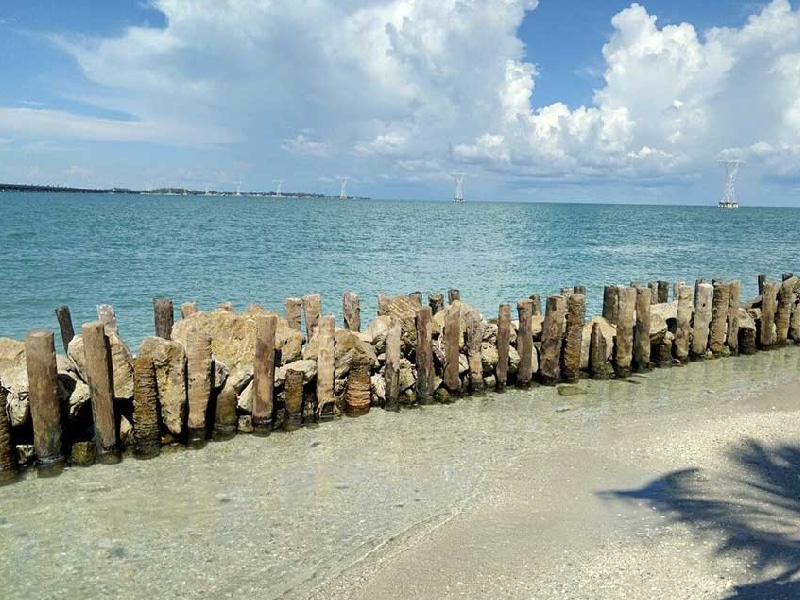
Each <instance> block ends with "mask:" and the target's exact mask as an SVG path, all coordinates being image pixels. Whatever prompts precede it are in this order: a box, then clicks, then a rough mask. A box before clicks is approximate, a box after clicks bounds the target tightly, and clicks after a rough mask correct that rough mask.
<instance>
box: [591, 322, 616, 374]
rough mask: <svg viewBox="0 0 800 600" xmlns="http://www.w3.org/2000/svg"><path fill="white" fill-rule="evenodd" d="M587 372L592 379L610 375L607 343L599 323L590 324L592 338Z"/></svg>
mask: <svg viewBox="0 0 800 600" xmlns="http://www.w3.org/2000/svg"><path fill="white" fill-rule="evenodd" d="M589 372H590V373H591V375H592V379H608V378H609V377H611V372H612V370H611V365H610V364H609V362H608V345H607V343H606V338H605V336H603V328H602V326H601V325H600V323H594V324H593V325H592V339H591V341H590V342H589Z"/></svg>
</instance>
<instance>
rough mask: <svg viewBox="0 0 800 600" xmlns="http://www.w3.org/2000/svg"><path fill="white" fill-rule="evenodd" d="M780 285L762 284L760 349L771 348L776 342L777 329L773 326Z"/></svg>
mask: <svg viewBox="0 0 800 600" xmlns="http://www.w3.org/2000/svg"><path fill="white" fill-rule="evenodd" d="M780 287H781V284H779V283H774V282H770V281H766V282H764V290H763V293H762V295H761V328H760V332H759V333H760V339H759V342H760V345H761V347H762V348H772V347H773V346H774V345H775V344H776V342H777V340H778V335H777V327H776V326H775V316H776V314H777V312H778V292H779V291H780Z"/></svg>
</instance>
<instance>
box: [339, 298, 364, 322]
mask: <svg viewBox="0 0 800 600" xmlns="http://www.w3.org/2000/svg"><path fill="white" fill-rule="evenodd" d="M342 315H343V316H344V327H345V329H349V330H350V331H361V300H360V298H359V297H358V294H356V293H355V292H347V293H346V294H345V295H344V296H343V297H342Z"/></svg>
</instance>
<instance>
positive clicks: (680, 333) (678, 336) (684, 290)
mask: <svg viewBox="0 0 800 600" xmlns="http://www.w3.org/2000/svg"><path fill="white" fill-rule="evenodd" d="M692 294H693V290H692V287H691V286H689V285H686V284H683V283H681V284H679V285H678V288H677V290H676V298H677V301H678V315H677V316H678V326H677V329H676V331H675V358H677V359H678V360H679V361H681V362H686V361H688V360H689V346H690V344H691V340H692Z"/></svg>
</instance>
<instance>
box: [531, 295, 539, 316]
mask: <svg viewBox="0 0 800 600" xmlns="http://www.w3.org/2000/svg"><path fill="white" fill-rule="evenodd" d="M528 299H530V301H531V302H533V304H532V305H531V315H533V316H539V315H541V314H542V297H541V296H539V294H531V295H530V296H528Z"/></svg>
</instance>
